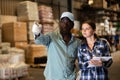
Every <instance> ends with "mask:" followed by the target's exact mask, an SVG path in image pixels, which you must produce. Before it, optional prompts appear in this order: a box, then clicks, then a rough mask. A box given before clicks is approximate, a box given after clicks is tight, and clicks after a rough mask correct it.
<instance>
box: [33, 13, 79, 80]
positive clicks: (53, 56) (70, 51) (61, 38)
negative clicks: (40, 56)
mask: <svg viewBox="0 0 120 80" xmlns="http://www.w3.org/2000/svg"><path fill="white" fill-rule="evenodd" d="M73 26H74V16H73V14H72V13H70V12H63V13H62V15H61V17H60V27H59V29H60V31H59V32H52V33H49V34H46V35H43V34H42V33H40V31H41V30H40V29H41V28H40V27H38V26H33V29H32V31H33V33H34V35H35V43H36V44H43V45H46V46H47V47H48V55H47V65H46V68H45V71H44V76H45V78H46V80H75V77H76V69H75V60H76V58H77V47H78V45H79V43H80V40H79V39H77V38H75V37H74V36H72V34H71V29H72V28H73Z"/></svg>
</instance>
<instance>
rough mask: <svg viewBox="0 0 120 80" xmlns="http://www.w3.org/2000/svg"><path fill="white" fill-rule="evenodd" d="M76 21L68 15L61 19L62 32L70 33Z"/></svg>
mask: <svg viewBox="0 0 120 80" xmlns="http://www.w3.org/2000/svg"><path fill="white" fill-rule="evenodd" d="M73 26H74V23H73V22H72V21H71V20H70V19H69V18H67V17H64V18H62V19H61V21H60V32H61V33H70V31H71V29H72V28H73Z"/></svg>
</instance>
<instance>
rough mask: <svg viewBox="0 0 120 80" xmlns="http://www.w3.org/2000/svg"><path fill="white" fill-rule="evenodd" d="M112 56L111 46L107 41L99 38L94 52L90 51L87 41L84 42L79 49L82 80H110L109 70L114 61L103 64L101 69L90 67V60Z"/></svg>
mask: <svg viewBox="0 0 120 80" xmlns="http://www.w3.org/2000/svg"><path fill="white" fill-rule="evenodd" d="M93 56H97V57H103V56H111V54H110V46H109V44H108V42H107V40H105V39H102V38H97V40H96V41H95V43H94V47H93V49H92V50H90V49H89V47H88V45H87V43H86V41H84V42H82V43H81V44H80V45H79V47H78V59H79V68H80V70H81V78H80V80H108V70H107V68H108V67H110V65H111V64H112V59H111V60H109V61H107V62H102V63H103V65H102V66H101V67H88V62H89V60H90V59H91V58H92V57H93Z"/></svg>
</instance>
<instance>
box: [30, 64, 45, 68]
mask: <svg viewBox="0 0 120 80" xmlns="http://www.w3.org/2000/svg"><path fill="white" fill-rule="evenodd" d="M29 65H30V67H31V68H44V67H45V66H46V63H43V64H29Z"/></svg>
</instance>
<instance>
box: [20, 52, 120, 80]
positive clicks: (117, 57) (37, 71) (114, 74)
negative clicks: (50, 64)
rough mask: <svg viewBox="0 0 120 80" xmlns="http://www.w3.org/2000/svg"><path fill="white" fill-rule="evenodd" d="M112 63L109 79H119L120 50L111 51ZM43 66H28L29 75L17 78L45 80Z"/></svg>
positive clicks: (21, 79) (22, 79)
mask: <svg viewBox="0 0 120 80" xmlns="http://www.w3.org/2000/svg"><path fill="white" fill-rule="evenodd" d="M112 57H113V64H112V66H111V67H110V68H109V77H110V80H119V79H120V51H116V52H114V53H112ZM43 71H44V68H29V76H27V77H23V78H20V79H19V80H45V78H44V76H43Z"/></svg>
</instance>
